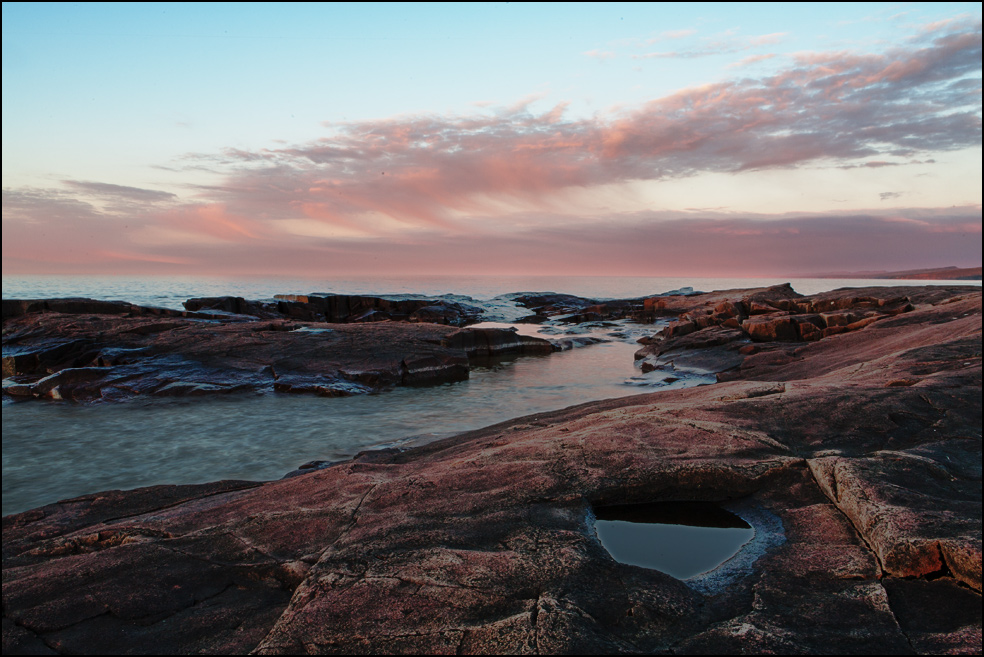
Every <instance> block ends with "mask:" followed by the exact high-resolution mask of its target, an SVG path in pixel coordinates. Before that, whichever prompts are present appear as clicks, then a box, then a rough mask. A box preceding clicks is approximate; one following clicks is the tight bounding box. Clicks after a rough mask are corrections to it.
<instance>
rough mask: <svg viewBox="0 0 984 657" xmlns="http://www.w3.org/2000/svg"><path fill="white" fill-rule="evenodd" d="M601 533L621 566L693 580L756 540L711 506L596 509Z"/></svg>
mask: <svg viewBox="0 0 984 657" xmlns="http://www.w3.org/2000/svg"><path fill="white" fill-rule="evenodd" d="M595 517H596V519H597V520H596V522H595V531H596V532H597V533H598V539H599V540H600V541H601V544H602V545H604V546H605V549H606V550H608V552H609V553H610V554H611V555H612V557H613V558H614V559H615V560H616V561H618V562H621V563H626V564H630V565H633V566H642V567H643V568H652V569H654V570H659V571H662V572H664V573H666V574H668V575H672V576H673V577H676V578H677V579H688V578H690V577H694V576H696V575H700V574H701V573H705V572H707V571H709V570H712V569H714V568H717V567H718V566H719V565H721V564H722V563H724V562H725V561H727V560H728V559H730V558H731V557H732V556H734V555H735V554H736V553H737V552H738V550H740V549H741V548H742V546H744V545H745V544H746V543H748V542H749V541H750V540H752V538H753V537H754V536H755V530H753V529H752V528H751V527H750V526H749V524H748V523H747V522H745V521H744V520H742V519H741V518H739V517H738V516H736V515H735V514H733V513H731V512H729V511H725V510H724V509H722V508H721V507H719V506H717V505H714V504H710V503H706V502H661V503H658V504H627V505H619V506H607V507H598V508H596V509H595Z"/></svg>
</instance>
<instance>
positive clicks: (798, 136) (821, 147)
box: [196, 24, 981, 233]
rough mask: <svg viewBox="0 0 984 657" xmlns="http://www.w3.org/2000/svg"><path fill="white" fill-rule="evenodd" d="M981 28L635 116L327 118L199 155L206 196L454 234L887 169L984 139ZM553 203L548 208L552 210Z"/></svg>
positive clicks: (803, 61)
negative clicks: (256, 143)
mask: <svg viewBox="0 0 984 657" xmlns="http://www.w3.org/2000/svg"><path fill="white" fill-rule="evenodd" d="M980 61H981V31H980V25H979V24H978V25H975V26H972V27H971V28H970V29H965V31H963V32H944V33H941V34H938V35H937V37H936V39H935V40H933V41H932V42H931V43H929V44H928V45H927V46H926V47H923V48H918V49H909V48H906V49H899V50H892V51H888V52H886V53H884V54H878V55H873V54H856V53H834V54H830V53H822V54H815V53H801V54H800V55H798V56H797V62H796V64H795V65H794V66H792V67H789V68H786V69H784V70H782V71H779V72H778V73H776V74H774V75H770V76H765V77H760V78H741V79H737V80H732V81H727V82H720V83H715V84H709V85H705V86H702V87H695V88H690V89H686V90H683V91H680V92H678V93H676V94H673V95H670V96H666V97H663V98H659V99H656V100H653V101H650V102H648V103H646V104H644V105H642V106H640V107H637V108H635V109H633V110H628V111H620V112H617V113H612V114H608V115H597V116H593V117H590V118H587V119H566V118H565V114H564V107H563V106H560V107H557V108H554V109H553V110H551V111H549V112H546V113H540V114H537V113H534V112H531V111H530V109H529V108H530V105H529V102H530V101H529V100H528V99H527V100H524V101H523V102H522V103H519V104H517V105H515V106H513V107H511V108H508V109H505V110H500V111H498V112H492V113H485V114H478V115H472V116H432V115H431V116H429V115H423V116H409V117H397V118H393V119H388V120H379V121H359V122H350V123H340V124H333V125H332V126H331V128H332V129H333V132H332V134H331V135H330V136H328V137H325V138H323V139H320V140H317V141H314V142H309V143H302V144H297V145H293V146H290V147H285V148H276V149H269V150H263V151H242V150H229V151H226V152H225V153H222V154H219V155H217V156H215V155H212V156H209V155H203V156H200V157H198V158H197V160H196V164H198V165H202V166H206V167H207V168H211V169H213V170H219V171H225V172H226V180H225V184H224V185H223V187H222V189H221V190H217V191H213V192H211V193H210V194H207V195H206V197H207V198H208V199H209V200H212V201H215V202H221V203H224V204H226V206H227V207H228V208H229V209H230V211H232V212H234V213H238V214H241V215H244V216H258V215H262V216H264V217H266V218H269V219H300V218H306V219H314V220H318V221H322V222H325V223H327V224H332V225H336V226H338V227H340V228H346V229H349V230H365V231H367V232H370V233H371V232H373V231H374V230H375V228H374V227H373V226H371V225H369V224H367V223H366V221H365V219H364V217H366V216H368V215H369V214H370V213H379V214H382V215H385V216H387V217H389V218H391V219H393V220H395V221H397V222H400V223H402V224H404V225H405V226H406V227H407V228H410V227H418V228H439V229H441V230H452V231H453V230H456V229H458V228H459V227H460V226H459V224H458V222H457V220H456V217H460V216H462V215H480V214H482V213H484V212H486V211H487V210H488V209H489V208H491V207H496V206H503V205H504V206H506V207H508V208H511V209H520V208H526V209H537V208H539V209H544V208H545V207H547V205H549V203H550V202H551V199H553V200H557V199H561V198H562V197H563V195H564V194H565V193H567V191H568V190H575V189H589V188H594V187H597V186H601V185H610V184H620V183H626V182H630V181H639V180H641V181H656V180H666V179H671V178H681V177H686V176H691V175H695V174H700V173H705V172H719V173H720V172H725V173H728V172H730V173H737V172H742V171H749V170H761V169H770V168H795V167H803V166H818V165H822V166H840V167H855V166H864V167H868V168H874V167H879V166H888V165H889V164H891V163H894V162H896V161H897V160H899V159H905V160H911V159H913V158H914V157H917V156H924V155H926V154H930V153H934V152H940V151H949V150H957V149H963V148H968V147H973V146H978V145H979V144H980V140H981V119H980V84H979V81H978V82H977V83H976V85H975V84H974V82H973V80H971V81H970V82H971V84H967V82H968V76H972V75H974V74H975V73H977V72H978V71H979V70H980ZM545 204H546V205H545Z"/></svg>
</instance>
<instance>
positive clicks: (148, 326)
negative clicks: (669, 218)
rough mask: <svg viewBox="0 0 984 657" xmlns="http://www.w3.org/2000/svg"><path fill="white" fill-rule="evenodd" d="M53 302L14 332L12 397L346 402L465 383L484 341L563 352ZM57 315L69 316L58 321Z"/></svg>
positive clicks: (385, 328)
mask: <svg viewBox="0 0 984 657" xmlns="http://www.w3.org/2000/svg"><path fill="white" fill-rule="evenodd" d="M43 303H44V302H30V303H29V302H24V303H23V304H21V305H23V306H24V307H25V308H27V310H26V311H25V312H22V313H20V314H15V315H12V316H11V317H9V318H7V319H5V321H4V325H3V350H4V354H3V374H4V394H5V395H10V396H11V397H16V398H21V399H31V398H47V399H59V400H60V399H66V400H76V401H93V400H108V401H125V400H128V399H132V398H134V397H137V396H142V395H157V396H196V395H214V394H221V393H231V392H245V391H260V392H267V391H273V390H276V391H278V392H294V393H311V394H319V395H325V396H346V395H352V394H359V393H364V392H373V391H379V390H382V389H385V388H387V387H390V386H396V385H433V384H440V383H445V382H450V381H463V380H465V379H467V378H468V375H469V362H468V359H469V356H474V355H476V354H473V353H472V352H473V351H476V349H475V348H474V346H475V344H476V341H477V342H478V343H480V344H481V346H483V347H484V352H483V354H479V355H487V354H489V353H494V354H496V355H506V354H531V353H539V354H542V353H550V352H552V351H553V350H554V348H553V346H552V345H551V343H550V342H548V341H546V340H541V339H539V338H535V337H524V336H518V335H517V334H516V333H514V332H512V331H508V330H505V329H470V328H465V329H458V328H455V327H451V326H444V325H438V324H432V323H425V322H419V323H408V322H390V321H380V322H374V323H370V324H327V323H317V322H295V321H292V320H282V319H279V320H260V319H257V318H255V317H253V318H249V317H245V316H242V315H238V316H236V317H234V318H232V319H228V320H221V321H220V320H215V319H212V320H201V319H197V318H187V317H169V318H168V319H167V320H166V321H162V320H161V319H160V318H159V317H156V316H153V315H148V314H147V313H145V312H143V310H146V309H140V308H137V307H132V308H137V310H136V311H134V312H133V313H130V314H124V313H123V312H122V310H121V312H120V313H118V314H106V313H103V314H90V313H80V312H78V311H79V310H80V308H82V309H88V308H89V306H88V305H84V304H81V302H78V303H73V304H70V305H68V306H67V307H63V306H62V305H59V304H52V303H47V304H46V305H45V307H43V308H41V309H40V310H39V309H37V308H36V306H40V305H42V304H43ZM32 304H33V305H32ZM52 305H54V307H55V308H61V310H60V311H52V310H51V309H50V308H49V306H52ZM117 305H119V304H116V305H113V306H112V309H118V308H117V307H116V306H117ZM103 306H104V304H101V303H95V310H97V311H104V310H106V308H104V307H103ZM120 307H121V308H122V307H123V306H120ZM17 308H18V309H20V308H21V306H17ZM138 311H139V312H138ZM479 351H480V350H479Z"/></svg>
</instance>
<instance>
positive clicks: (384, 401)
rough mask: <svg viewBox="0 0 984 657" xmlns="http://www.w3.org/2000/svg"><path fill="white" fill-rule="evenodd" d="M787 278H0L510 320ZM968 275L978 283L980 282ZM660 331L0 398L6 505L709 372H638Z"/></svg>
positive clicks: (426, 431) (176, 301) (445, 430)
mask: <svg viewBox="0 0 984 657" xmlns="http://www.w3.org/2000/svg"><path fill="white" fill-rule="evenodd" d="M782 282H785V281H780V280H765V279H748V280H738V279H668V278H661V279H655V278H645V279H644V278H522V279H520V278H480V277H474V278H467V277H466V278H455V279H451V278H438V277H430V278H418V279H384V278H380V279H359V280H352V281H339V280H333V281H318V280H297V279H270V278H264V279H219V278H209V279H201V278H190V277H189V278H178V277H174V278H139V277H128V278H114V277H73V278H63V277H46V276H30V277H7V276H5V277H3V296H4V298H52V297H67V296H84V297H91V298H96V299H123V300H127V301H131V302H133V303H138V304H142V305H153V306H162V307H171V308H180V307H181V305H180V304H181V301H184V300H186V299H188V298H192V297H200V296H220V295H226V294H232V295H237V296H244V297H246V298H251V299H262V298H270V297H272V296H273V295H274V294H289V293H300V294H304V293H309V292H336V293H347V294H380V293H382V294H385V293H389V294H399V295H407V294H413V295H427V296H437V295H455V296H467V297H471V298H473V299H476V300H481V301H482V303H480V304H479V305H484V306H486V307H488V308H490V310H492V311H494V312H495V313H497V316H499V317H504V318H507V319H508V318H509V317H510V316H511V317H512V318H515V317H518V316H521V315H524V314H527V312H526V311H522V310H519V309H516V307H515V306H514V305H513V304H511V302H510V301H509V300H508V298H503V299H498V300H493V297H496V296H497V295H502V294H506V293H510V292H518V291H540V292H544V291H552V292H562V293H569V294H577V295H580V296H587V297H596V298H632V297H640V296H645V295H651V294H657V293H662V292H667V291H670V290H675V289H679V288H682V287H686V286H690V287H694V288H696V289H698V290H704V291H710V290H714V289H727V288H741V287H760V286H763V285H768V284H777V283H782ZM791 282H792V284H793V287H794V289H796V290H797V291H799V292H801V293H804V294H812V293H816V292H820V291H824V290H828V289H834V288H836V287H843V286H852V287H858V286H863V285H869V284H878V285H886V284H892V285H895V284H899V283H900V282H899V281H877V282H873V281H838V280H831V279H802V280H799V281H797V280H793V281H791ZM919 283H920V284H922V282H921V281H920V282H919ZM947 283H949V284H952V282H947ZM968 283H969V284H971V285H973V284H976V285H977V286H978V287H979V286H980V283H979V282H968ZM490 300H491V301H490ZM519 328H520V329H521V330H522V331H523V332H526V333H532V334H535V332H536V331H538V330H539V329H540V327H536V326H530V325H521V326H520V327H519ZM659 328H660V327H659V325H649V326H645V327H640V326H634V325H625V324H624V323H622V325H621V326H619V327H607V328H603V327H599V328H596V329H594V330H593V331H592V335H594V336H595V337H601V338H604V339H606V340H609V341H608V342H605V343H602V344H595V345H591V346H585V347H579V348H576V349H573V350H570V351H565V352H559V353H555V354H552V355H549V356H538V357H522V358H515V359H512V360H505V361H502V362H499V363H497V364H495V365H492V366H489V367H478V368H475V369H473V371H472V373H471V377H470V379H469V380H468V381H463V382H459V383H453V384H445V385H441V386H436V387H432V388H396V389H393V390H391V391H388V392H385V393H382V394H378V395H364V396H356V397H344V398H322V397H314V396H304V395H300V396H298V395H276V394H270V395H253V394H250V395H238V396H231V397H226V396H223V397H221V398H215V399H207V398H206V399H202V398H196V399H166V400H158V399H155V400H146V401H145V400H139V401H135V402H131V403H125V404H111V403H97V404H89V405H83V404H72V403H60V402H43V401H30V402H17V403H12V402H9V401H5V402H4V404H3V427H2V428H3V483H2V487H3V514H4V515H7V514H9V513H14V512H18V511H23V510H26V509H29V508H33V507H36V506H40V505H43V504H47V503H50V502H54V501H57V500H59V499H64V498H67V497H72V496H76V495H81V494H85V493H92V492H97V491H100V490H108V489H113V488H123V489H126V488H134V487H138V486H148V485H154V484H164V483H169V484H182V483H198V482H205V481H214V480H218V479H257V480H268V479H276V478H279V477H281V476H282V475H283V474H285V473H286V472H289V471H291V470H293V469H295V468H297V466H299V465H300V464H302V463H305V462H307V461H311V460H328V461H334V460H339V459H343V458H348V457H351V456H353V455H355V454H356V453H358V452H359V451H362V450H364V449H370V448H375V447H380V446H384V445H391V444H409V443H411V442H422V441H426V440H432V439H435V438H440V437H444V436H447V435H452V434H454V433H458V432H462V431H467V430H470V429H477V428H480V427H483V426H487V425H489V424H494V423H496V422H501V421H503V420H507V419H511V418H514V417H519V416H523V415H528V414H531V413H538V412H544V411H551V410H556V409H560V408H564V407H567V406H571V405H574V404H579V403H583V402H588V401H594V400H598V399H606V398H611V397H621V396H625V395H630V394H637V393H643V392H654V391H656V390H661V389H667V388H676V387H683V386H689V385H699V384H703V383H709V382H712V381H713V377H701V376H684V377H681V378H680V379H679V380H677V381H673V382H667V381H664V380H663V378H662V377H664V376H665V374H661V373H659V372H653V373H650V374H647V375H643V374H641V373H640V371H639V370H638V369H636V368H635V365H634V360H633V353H634V352H635V351H636V349H638V344H636V342H635V340H636V338H638V337H639V336H640V335H642V334H647V333H654V332H656V331H657V330H659ZM545 337H563V336H558V335H548V336H545Z"/></svg>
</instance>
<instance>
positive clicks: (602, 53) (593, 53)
mask: <svg viewBox="0 0 984 657" xmlns="http://www.w3.org/2000/svg"><path fill="white" fill-rule="evenodd" d="M584 54H585V55H587V56H588V57H591V58H593V59H600V60H601V61H605V60H608V59H615V53H613V52H612V51H610V50H598V49H597V48H596V49H594V50H588V51H587V52H585V53H584Z"/></svg>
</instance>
